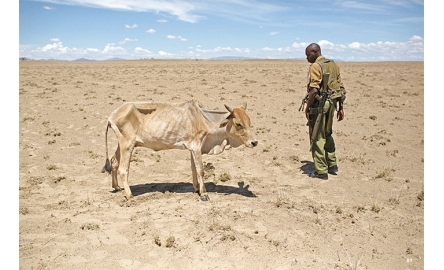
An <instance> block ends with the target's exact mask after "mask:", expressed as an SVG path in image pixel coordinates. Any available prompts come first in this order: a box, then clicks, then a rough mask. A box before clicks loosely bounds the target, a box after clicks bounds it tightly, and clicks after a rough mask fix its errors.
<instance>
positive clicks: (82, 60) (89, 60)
mask: <svg viewBox="0 0 444 270" xmlns="http://www.w3.org/2000/svg"><path fill="white" fill-rule="evenodd" d="M95 61H96V60H91V59H86V58H79V59H76V60H72V61H71V62H95Z"/></svg>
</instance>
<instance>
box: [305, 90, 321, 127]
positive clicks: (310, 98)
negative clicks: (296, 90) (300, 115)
mask: <svg viewBox="0 0 444 270" xmlns="http://www.w3.org/2000/svg"><path fill="white" fill-rule="evenodd" d="M317 93H318V88H315V87H310V88H309V91H308V100H307V104H306V107H305V117H306V118H307V120H311V118H310V107H311V105H313V102H314V101H315V96H316V94H317Z"/></svg>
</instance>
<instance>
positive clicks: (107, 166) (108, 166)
mask: <svg viewBox="0 0 444 270" xmlns="http://www.w3.org/2000/svg"><path fill="white" fill-rule="evenodd" d="M109 127H110V123H109V122H108V123H107V124H106V131H105V148H106V161H105V166H103V169H102V173H104V172H107V173H108V174H110V173H111V169H112V168H111V162H110V161H109V156H108V128H109Z"/></svg>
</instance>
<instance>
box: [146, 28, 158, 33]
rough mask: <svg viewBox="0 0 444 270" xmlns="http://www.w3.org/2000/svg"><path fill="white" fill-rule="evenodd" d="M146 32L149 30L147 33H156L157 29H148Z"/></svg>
mask: <svg viewBox="0 0 444 270" xmlns="http://www.w3.org/2000/svg"><path fill="white" fill-rule="evenodd" d="M146 32H147V33H150V34H154V33H156V30H154V29H153V28H151V29H148V30H146Z"/></svg>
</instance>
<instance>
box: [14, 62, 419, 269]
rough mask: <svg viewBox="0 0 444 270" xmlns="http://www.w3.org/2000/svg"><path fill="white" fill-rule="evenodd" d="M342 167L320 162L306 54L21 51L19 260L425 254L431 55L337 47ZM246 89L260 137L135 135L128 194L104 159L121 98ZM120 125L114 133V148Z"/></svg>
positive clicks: (410, 258)
mask: <svg viewBox="0 0 444 270" xmlns="http://www.w3.org/2000/svg"><path fill="white" fill-rule="evenodd" d="M339 64H340V67H341V73H342V77H343V81H344V84H345V87H346V89H347V99H346V102H345V120H344V121H341V122H337V121H335V122H334V126H333V129H334V134H333V135H334V138H335V141H336V148H337V156H338V158H339V162H338V166H339V172H338V175H330V176H329V180H327V181H323V180H319V179H312V178H309V177H308V173H309V172H310V171H311V170H313V163H312V159H311V155H310V152H309V151H308V149H309V138H308V129H307V127H306V120H305V117H304V114H303V113H302V112H299V111H298V109H299V106H300V103H301V99H302V98H303V97H304V95H305V91H306V90H305V89H306V87H305V85H306V80H307V70H308V66H309V64H308V63H307V61H304V60H134V61H101V62H61V61H20V64H19V72H20V74H19V102H20V108H19V121H20V123H19V131H20V133H19V186H18V188H19V211H20V213H19V226H20V227H19V263H20V269H109V270H111V269H424V63H423V62H372V63H357V62H356V63H355V62H353V63H352V62H340V63H339ZM191 99H197V100H199V101H200V102H201V103H203V104H204V105H205V106H206V107H207V108H210V109H215V110H224V104H227V105H229V106H231V107H237V106H240V105H242V104H243V103H244V102H246V103H247V108H248V110H247V112H248V114H249V116H250V118H251V122H252V125H253V127H252V128H253V132H254V134H255V136H256V139H258V141H259V144H258V146H257V147H255V148H245V147H240V148H236V149H234V148H232V149H229V150H227V151H225V152H223V153H222V154H220V155H215V156H208V155H204V156H203V161H204V165H205V166H206V168H207V169H208V170H206V172H205V182H206V188H207V191H208V192H209V197H210V201H208V202H203V201H200V200H199V196H198V195H197V194H195V193H193V187H192V175H191V169H190V159H189V156H190V154H189V153H188V151H186V150H185V151H184V150H168V151H159V152H154V151H152V150H150V149H147V148H136V150H135V151H134V153H133V156H132V159H131V167H130V174H129V184H130V186H131V189H132V191H133V194H134V195H135V196H134V198H133V199H132V200H129V201H128V200H126V199H125V197H124V193H123V192H113V189H112V187H111V176H110V175H107V174H105V173H101V170H102V168H103V165H104V164H105V158H106V157H105V128H106V121H107V118H108V116H109V115H110V113H111V112H112V111H113V110H114V109H116V108H117V107H118V106H120V105H121V104H122V103H123V102H126V101H150V102H151V101H152V102H174V103H177V102H183V101H187V100H191ZM116 143H117V141H116V137H115V135H114V133H113V132H112V131H111V132H109V134H108V144H109V149H110V150H109V152H110V153H113V152H114V149H115V147H116Z"/></svg>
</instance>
